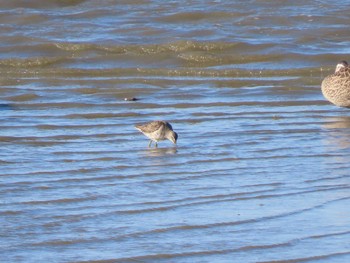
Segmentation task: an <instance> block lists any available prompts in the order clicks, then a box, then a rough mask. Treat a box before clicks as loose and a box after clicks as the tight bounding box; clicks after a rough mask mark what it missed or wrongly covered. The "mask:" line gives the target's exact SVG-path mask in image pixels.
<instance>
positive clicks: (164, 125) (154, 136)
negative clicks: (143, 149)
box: [135, 121, 178, 147]
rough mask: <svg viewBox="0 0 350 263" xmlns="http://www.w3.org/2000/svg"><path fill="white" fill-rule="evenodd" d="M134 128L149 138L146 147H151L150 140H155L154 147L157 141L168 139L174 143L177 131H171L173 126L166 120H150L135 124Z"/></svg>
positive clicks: (156, 145)
mask: <svg viewBox="0 0 350 263" xmlns="http://www.w3.org/2000/svg"><path fill="white" fill-rule="evenodd" d="M135 128H136V129H137V130H139V131H140V132H142V133H143V134H144V135H146V136H147V137H148V138H150V142H149V144H148V147H151V144H152V142H155V147H158V142H159V141H163V140H165V139H168V140H169V141H171V142H172V143H174V144H176V141H177V137H178V135H177V133H176V132H174V131H173V127H172V126H171V125H170V123H168V122H166V121H151V122H148V123H145V124H139V125H135Z"/></svg>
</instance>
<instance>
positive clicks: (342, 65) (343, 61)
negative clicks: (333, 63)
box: [335, 60, 348, 72]
mask: <svg viewBox="0 0 350 263" xmlns="http://www.w3.org/2000/svg"><path fill="white" fill-rule="evenodd" d="M347 66H348V62H346V61H345V60H342V61H340V62H339V63H338V64H337V67H336V68H335V72H338V71H339V70H341V69H343V68H346V67H347Z"/></svg>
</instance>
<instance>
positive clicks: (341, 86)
mask: <svg viewBox="0 0 350 263" xmlns="http://www.w3.org/2000/svg"><path fill="white" fill-rule="evenodd" d="M321 90H322V94H323V96H324V97H325V98H326V99H327V100H329V101H330V102H331V103H333V104H334V105H336V106H339V107H350V67H349V65H348V63H347V62H346V61H341V62H339V63H338V64H337V67H336V69H335V73H334V74H331V75H329V76H327V77H325V79H324V80H323V81H322V84H321Z"/></svg>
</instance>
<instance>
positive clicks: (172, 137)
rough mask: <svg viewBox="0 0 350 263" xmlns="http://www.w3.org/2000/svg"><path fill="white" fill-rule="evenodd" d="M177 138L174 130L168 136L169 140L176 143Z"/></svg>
mask: <svg viewBox="0 0 350 263" xmlns="http://www.w3.org/2000/svg"><path fill="white" fill-rule="evenodd" d="M177 138H178V135H177V133H176V132H173V133H172V134H171V136H170V137H169V140H170V141H171V142H172V143H173V144H176V141H177Z"/></svg>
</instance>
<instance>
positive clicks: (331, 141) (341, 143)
mask: <svg viewBox="0 0 350 263" xmlns="http://www.w3.org/2000/svg"><path fill="white" fill-rule="evenodd" d="M323 128H324V129H325V132H326V133H327V134H326V136H325V138H326V142H327V145H329V146H332V147H336V148H338V149H347V148H350V116H339V117H330V118H327V119H326V122H325V123H324V124H323Z"/></svg>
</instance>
